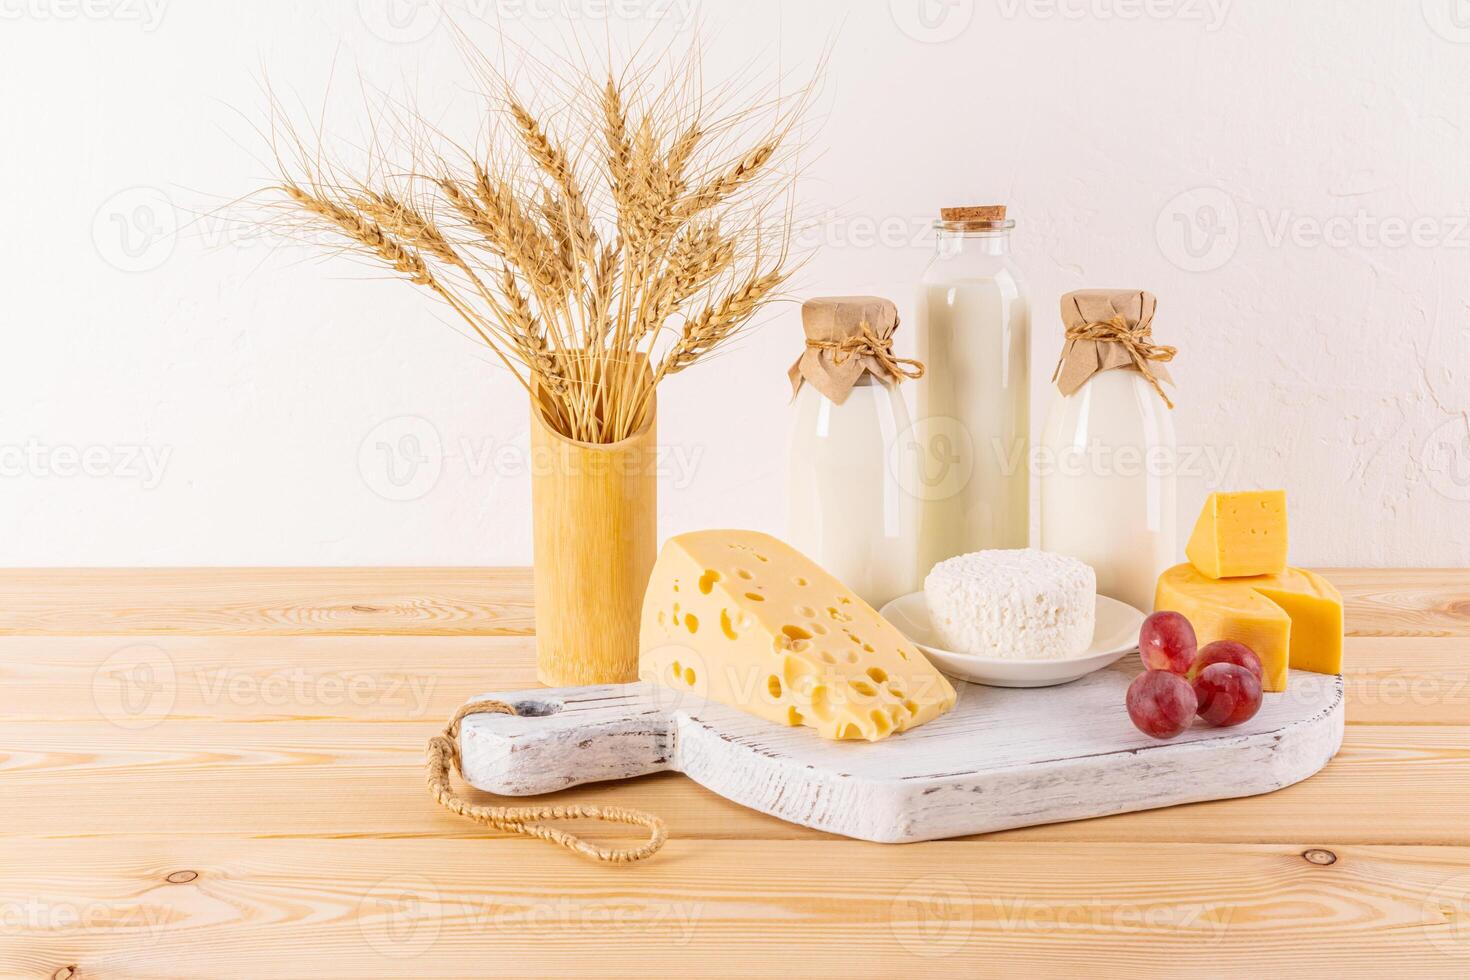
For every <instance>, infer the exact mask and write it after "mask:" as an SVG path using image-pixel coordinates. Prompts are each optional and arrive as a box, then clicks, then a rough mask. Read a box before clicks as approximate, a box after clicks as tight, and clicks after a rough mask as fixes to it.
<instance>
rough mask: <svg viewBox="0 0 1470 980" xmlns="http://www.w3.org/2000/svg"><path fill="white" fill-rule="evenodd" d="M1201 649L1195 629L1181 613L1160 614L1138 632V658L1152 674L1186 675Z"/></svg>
mask: <svg viewBox="0 0 1470 980" xmlns="http://www.w3.org/2000/svg"><path fill="white" fill-rule="evenodd" d="M1198 645H1199V641H1198V640H1196V639H1195V638H1194V627H1193V626H1191V625H1189V620H1187V619H1185V618H1184V616H1183V615H1182V614H1180V613H1177V612H1156V613H1154V614H1153V615H1152V616H1150V617H1149V618H1148V619H1145V620H1144V621H1143V628H1142V629H1140V630H1139V631H1138V655H1139V656H1140V657H1142V658H1143V665H1144V666H1145V667H1147V668H1148V669H1149V670H1167V671H1169V672H1170V673H1173V674H1183V673H1185V672H1186V671H1188V670H1189V665H1190V664H1192V663H1194V654H1195V650H1196V649H1198Z"/></svg>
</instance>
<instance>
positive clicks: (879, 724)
mask: <svg viewBox="0 0 1470 980" xmlns="http://www.w3.org/2000/svg"><path fill="white" fill-rule="evenodd" d="M868 717H869V718H871V719H873V725H874V727H876V728H877V729H878V734H879V735H887V734H888V733H889V732H891V731H893V719H892V718H890V717H888V714H887V712H883V711H876V710H875V711H873V712H871V713H869V715H868Z"/></svg>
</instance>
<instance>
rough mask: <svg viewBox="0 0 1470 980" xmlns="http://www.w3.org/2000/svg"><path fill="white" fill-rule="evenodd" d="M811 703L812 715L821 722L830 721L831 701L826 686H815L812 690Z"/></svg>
mask: <svg viewBox="0 0 1470 980" xmlns="http://www.w3.org/2000/svg"><path fill="white" fill-rule="evenodd" d="M811 702H812V703H811V709H812V714H814V715H816V716H817V717H818V718H820V719H822V720H823V721H830V720H831V719H832V699H831V697H830V696H829V695H828V693H827V688H826V685H823V684H817V685H816V686H814V687H813V688H812V694H811Z"/></svg>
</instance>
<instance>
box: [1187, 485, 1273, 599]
mask: <svg viewBox="0 0 1470 980" xmlns="http://www.w3.org/2000/svg"><path fill="white" fill-rule="evenodd" d="M1184 554H1185V556H1186V557H1188V558H1189V561H1190V563H1191V564H1193V565H1194V567H1195V568H1197V569H1199V570H1200V573H1201V574H1203V575H1206V576H1208V577H1210V578H1235V577H1238V576H1243V575H1279V574H1281V573H1282V572H1284V571H1286V491H1285V490H1244V491H1241V492H1239V493H1212V494H1210V495H1209V497H1208V498H1206V499H1205V506H1204V510H1202V511H1201V512H1200V515H1199V520H1198V521H1196V522H1195V525H1194V533H1193V534H1191V535H1190V536H1189V544H1187V545H1185V547H1184Z"/></svg>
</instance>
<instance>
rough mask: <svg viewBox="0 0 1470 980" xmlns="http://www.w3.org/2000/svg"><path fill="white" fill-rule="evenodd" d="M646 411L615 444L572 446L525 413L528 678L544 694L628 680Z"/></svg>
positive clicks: (641, 577)
mask: <svg viewBox="0 0 1470 980" xmlns="http://www.w3.org/2000/svg"><path fill="white" fill-rule="evenodd" d="M654 415H655V413H654V412H650V413H649V421H648V423H647V424H646V425H644V427H643V428H642V429H640V430H638V431H637V432H636V433H634V434H633V435H632V436H630V437H629V438H627V439H624V440H623V441H622V442H614V443H608V444H606V445H598V444H593V443H586V442H577V441H575V440H572V439H568V438H567V437H566V436H564V435H562V434H560V433H558V432H556V431H554V430H553V429H551V428H550V427H549V426H547V425H546V423H545V422H544V421H543V420H542V418H541V413H540V412H539V411H538V410H537V409H536V407H535V406H534V405H533V406H532V408H531V453H532V476H531V510H532V518H533V521H534V536H535V563H536V568H535V587H536V676H537V678H538V679H539V680H540V681H541V683H542V684H545V685H547V686H549V687H570V686H576V685H581V684H621V683H626V682H628V681H633V680H637V677H638V624H639V620H640V618H641V613H642V605H643V591H644V589H645V588H646V587H647V585H648V577H649V576H650V575H651V574H652V573H653V562H654V558H655V557H657V547H658V520H657V518H658V480H657V473H656V470H657V457H658V447H657V441H656V438H655V425H654Z"/></svg>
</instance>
